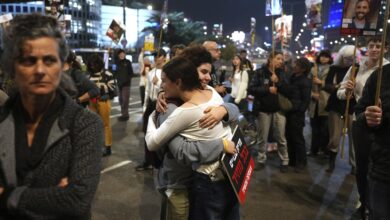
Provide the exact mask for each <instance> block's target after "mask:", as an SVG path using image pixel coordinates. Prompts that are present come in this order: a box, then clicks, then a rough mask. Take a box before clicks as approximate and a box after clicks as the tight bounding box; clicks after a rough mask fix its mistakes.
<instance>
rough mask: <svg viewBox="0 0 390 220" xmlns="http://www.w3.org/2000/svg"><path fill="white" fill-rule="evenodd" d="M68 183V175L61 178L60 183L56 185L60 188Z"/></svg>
mask: <svg viewBox="0 0 390 220" xmlns="http://www.w3.org/2000/svg"><path fill="white" fill-rule="evenodd" d="M68 185H69V179H68V177H64V178H62V179H61V181H60V183H59V184H58V185H57V186H58V187H60V188H65V187H67V186H68Z"/></svg>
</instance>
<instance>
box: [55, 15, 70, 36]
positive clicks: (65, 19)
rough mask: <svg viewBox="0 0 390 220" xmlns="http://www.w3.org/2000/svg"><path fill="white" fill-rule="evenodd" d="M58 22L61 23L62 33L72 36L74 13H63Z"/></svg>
mask: <svg viewBox="0 0 390 220" xmlns="http://www.w3.org/2000/svg"><path fill="white" fill-rule="evenodd" d="M58 22H59V23H60V25H61V30H62V33H63V34H64V36H65V37H70V36H71V22H72V15H65V14H63V15H61V16H60V17H59V18H58Z"/></svg>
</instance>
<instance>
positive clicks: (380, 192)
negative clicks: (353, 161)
mask: <svg viewBox="0 0 390 220" xmlns="http://www.w3.org/2000/svg"><path fill="white" fill-rule="evenodd" d="M368 186H369V200H368V202H369V206H370V220H389V219H390V186H389V184H386V183H383V182H379V181H376V180H373V179H369V182H368Z"/></svg>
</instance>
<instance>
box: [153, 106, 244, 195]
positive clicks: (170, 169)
mask: <svg viewBox="0 0 390 220" xmlns="http://www.w3.org/2000/svg"><path fill="white" fill-rule="evenodd" d="M223 106H224V107H225V108H226V109H227V111H228V120H227V121H224V122H223V123H230V122H233V121H236V120H237V119H238V116H239V110H238V108H237V106H236V105H234V104H232V103H224V104H223ZM176 108H177V106H176V105H174V104H168V110H167V112H166V113H165V114H160V115H159V116H158V118H157V125H160V124H162V123H163V122H164V121H165V120H166V119H167V118H168V117H169V115H170V114H171V113H172V112H173V111H174V110H175V109H176ZM157 153H158V154H159V155H160V158H164V159H163V164H162V167H161V168H160V169H159V170H158V173H157V188H158V189H184V188H188V187H189V186H190V184H191V181H192V174H193V170H195V169H196V168H197V167H198V165H199V164H208V163H212V162H215V161H217V160H219V159H220V157H221V155H222V153H223V142H222V140H221V139H215V140H209V141H188V140H186V139H185V138H184V137H182V136H180V135H176V136H175V137H174V138H173V139H172V140H171V141H170V142H169V143H168V144H167V145H165V146H163V147H162V148H160V150H158V151H157Z"/></svg>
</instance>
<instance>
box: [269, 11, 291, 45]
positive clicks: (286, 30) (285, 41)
mask: <svg viewBox="0 0 390 220" xmlns="http://www.w3.org/2000/svg"><path fill="white" fill-rule="evenodd" d="M292 20H293V16H292V15H283V16H282V17H280V18H277V19H276V20H275V31H276V35H275V39H274V40H275V42H280V43H281V44H282V46H283V47H285V46H288V45H289V44H290V40H291V36H292Z"/></svg>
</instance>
